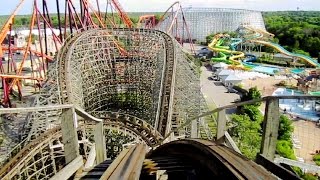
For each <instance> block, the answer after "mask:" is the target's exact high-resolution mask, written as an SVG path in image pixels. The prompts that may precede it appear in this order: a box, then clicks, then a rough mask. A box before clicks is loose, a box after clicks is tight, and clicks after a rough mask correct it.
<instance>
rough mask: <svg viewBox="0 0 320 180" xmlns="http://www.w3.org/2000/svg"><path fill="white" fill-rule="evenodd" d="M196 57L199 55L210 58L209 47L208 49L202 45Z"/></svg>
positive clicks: (211, 53)
mask: <svg viewBox="0 0 320 180" xmlns="http://www.w3.org/2000/svg"><path fill="white" fill-rule="evenodd" d="M197 57H199V58H202V57H206V58H212V57H213V52H212V51H211V50H210V49H208V48H207V47H203V48H201V49H200V50H199V51H198V53H197Z"/></svg>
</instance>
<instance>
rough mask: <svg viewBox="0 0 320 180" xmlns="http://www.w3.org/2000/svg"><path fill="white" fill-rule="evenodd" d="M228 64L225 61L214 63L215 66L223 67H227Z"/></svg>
mask: <svg viewBox="0 0 320 180" xmlns="http://www.w3.org/2000/svg"><path fill="white" fill-rule="evenodd" d="M227 66H228V64H226V63H223V62H219V63H217V64H215V65H213V67H215V68H223V67H227Z"/></svg>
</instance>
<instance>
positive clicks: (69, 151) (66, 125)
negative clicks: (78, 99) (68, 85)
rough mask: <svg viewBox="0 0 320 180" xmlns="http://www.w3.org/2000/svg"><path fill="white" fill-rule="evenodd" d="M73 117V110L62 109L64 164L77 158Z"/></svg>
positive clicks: (76, 139) (77, 149)
mask: <svg viewBox="0 0 320 180" xmlns="http://www.w3.org/2000/svg"><path fill="white" fill-rule="evenodd" d="M73 115H74V109H73V108H69V109H62V114H61V130H62V142H63V145H64V155H65V159H66V164H68V163H69V162H71V161H73V160H74V159H75V158H76V157H78V156H79V144H78V136H77V130H76V128H75V126H74V122H73V120H74V118H73Z"/></svg>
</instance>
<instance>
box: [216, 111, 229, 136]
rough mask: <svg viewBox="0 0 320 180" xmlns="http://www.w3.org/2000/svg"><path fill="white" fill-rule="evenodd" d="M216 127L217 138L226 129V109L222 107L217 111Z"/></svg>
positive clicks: (222, 134)
mask: <svg viewBox="0 0 320 180" xmlns="http://www.w3.org/2000/svg"><path fill="white" fill-rule="evenodd" d="M217 125H218V129H217V139H220V138H222V137H224V132H225V131H226V126H227V118H226V110H225V109H222V110H221V111H219V112H218V121H217Z"/></svg>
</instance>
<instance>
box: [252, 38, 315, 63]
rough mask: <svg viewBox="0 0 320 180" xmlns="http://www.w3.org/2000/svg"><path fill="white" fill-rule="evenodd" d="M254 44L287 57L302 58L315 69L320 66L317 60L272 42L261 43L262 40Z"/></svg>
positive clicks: (255, 41)
mask: <svg viewBox="0 0 320 180" xmlns="http://www.w3.org/2000/svg"><path fill="white" fill-rule="evenodd" d="M252 42H254V43H257V44H262V45H265V46H268V47H271V48H273V49H275V50H277V51H279V52H280V53H282V54H285V55H287V56H291V57H297V58H300V59H302V60H304V61H305V62H307V63H308V64H310V65H311V66H314V67H319V66H320V64H319V63H318V62H317V61H316V60H315V59H313V58H311V57H309V56H305V55H303V54H297V53H292V52H289V51H287V50H286V49H284V48H283V47H282V46H280V45H279V44H276V43H272V42H266V41H260V40H252Z"/></svg>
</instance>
